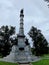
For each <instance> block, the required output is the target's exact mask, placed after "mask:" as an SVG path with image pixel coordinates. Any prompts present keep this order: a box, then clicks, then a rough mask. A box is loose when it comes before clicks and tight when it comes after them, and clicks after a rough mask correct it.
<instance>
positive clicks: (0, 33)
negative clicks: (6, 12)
mask: <svg viewBox="0 0 49 65" xmlns="http://www.w3.org/2000/svg"><path fill="white" fill-rule="evenodd" d="M14 34H15V27H13V26H10V27H8V26H1V28H0V56H2V57H5V56H7V55H9V53H10V51H11V48H12V45H13V44H15V43H16V42H17V40H16V38H15V39H13V38H12V37H11V36H12V35H14Z"/></svg>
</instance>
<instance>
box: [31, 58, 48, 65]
mask: <svg viewBox="0 0 49 65" xmlns="http://www.w3.org/2000/svg"><path fill="white" fill-rule="evenodd" d="M32 64H33V65H49V59H43V60H40V61H37V62H33V63H32Z"/></svg>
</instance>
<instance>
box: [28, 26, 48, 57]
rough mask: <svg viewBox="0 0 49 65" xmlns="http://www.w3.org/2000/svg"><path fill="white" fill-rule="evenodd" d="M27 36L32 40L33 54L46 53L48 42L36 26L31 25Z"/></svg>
mask: <svg viewBox="0 0 49 65" xmlns="http://www.w3.org/2000/svg"><path fill="white" fill-rule="evenodd" d="M29 36H30V37H31V38H32V41H33V46H34V48H33V50H32V52H33V53H34V54H35V55H38V56H39V55H43V54H47V53H48V42H47V40H46V39H45V37H44V36H43V34H42V33H41V31H40V30H38V29H37V28H36V27H34V26H32V28H31V30H30V31H29Z"/></svg>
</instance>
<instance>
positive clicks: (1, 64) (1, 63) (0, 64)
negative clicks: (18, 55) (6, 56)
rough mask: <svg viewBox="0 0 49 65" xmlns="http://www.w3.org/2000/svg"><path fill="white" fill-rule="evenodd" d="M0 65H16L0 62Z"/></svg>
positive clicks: (15, 64) (14, 64)
mask: <svg viewBox="0 0 49 65" xmlns="http://www.w3.org/2000/svg"><path fill="white" fill-rule="evenodd" d="M0 65H18V64H17V63H10V62H1V61H0Z"/></svg>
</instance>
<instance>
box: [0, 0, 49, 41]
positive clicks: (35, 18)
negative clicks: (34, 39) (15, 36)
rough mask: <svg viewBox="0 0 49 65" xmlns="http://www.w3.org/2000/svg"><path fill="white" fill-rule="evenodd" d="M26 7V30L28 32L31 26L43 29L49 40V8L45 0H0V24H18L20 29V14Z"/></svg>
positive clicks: (17, 29)
mask: <svg viewBox="0 0 49 65" xmlns="http://www.w3.org/2000/svg"><path fill="white" fill-rule="evenodd" d="M22 8H23V9H24V15H25V17H24V30H25V34H27V33H28V31H29V30H30V28H31V26H35V27H37V28H38V29H40V30H41V31H42V33H43V34H44V36H45V37H46V39H47V40H48V41H49V8H48V6H47V3H46V2H45V1H44V0H0V26H2V25H13V26H16V32H17V33H18V31H19V23H20V22H19V20H20V18H19V14H20V10H21V9H22Z"/></svg>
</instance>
